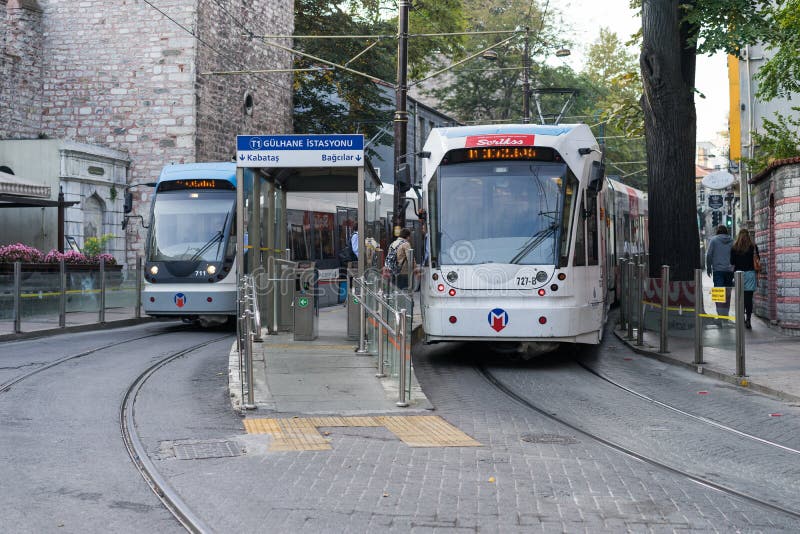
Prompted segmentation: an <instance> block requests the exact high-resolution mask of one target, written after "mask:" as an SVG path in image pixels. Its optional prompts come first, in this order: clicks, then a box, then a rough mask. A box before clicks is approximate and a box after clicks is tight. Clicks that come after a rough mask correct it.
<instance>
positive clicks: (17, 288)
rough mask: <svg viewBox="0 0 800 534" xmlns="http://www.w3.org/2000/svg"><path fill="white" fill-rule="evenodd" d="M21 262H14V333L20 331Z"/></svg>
mask: <svg viewBox="0 0 800 534" xmlns="http://www.w3.org/2000/svg"><path fill="white" fill-rule="evenodd" d="M21 299H22V262H19V261H15V262H14V333H15V334H19V333H20V332H22V301H21Z"/></svg>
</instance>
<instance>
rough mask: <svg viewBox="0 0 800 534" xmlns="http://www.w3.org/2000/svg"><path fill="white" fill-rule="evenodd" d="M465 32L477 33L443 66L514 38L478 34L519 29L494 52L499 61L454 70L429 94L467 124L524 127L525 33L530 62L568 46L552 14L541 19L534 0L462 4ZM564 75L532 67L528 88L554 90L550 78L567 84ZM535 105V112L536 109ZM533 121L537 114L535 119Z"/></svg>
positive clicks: (472, 63)
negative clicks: (545, 87)
mask: <svg viewBox="0 0 800 534" xmlns="http://www.w3.org/2000/svg"><path fill="white" fill-rule="evenodd" d="M462 3H463V6H464V10H463V12H464V14H465V17H466V25H467V29H468V30H469V31H471V32H476V34H475V35H473V36H470V37H469V38H468V39H467V40H465V42H464V48H463V52H461V53H460V54H458V55H456V56H454V57H448V58H446V59H445V58H440V59H441V61H442V62H444V63H456V62H458V61H460V60H462V59H464V58H465V57H467V56H469V55H472V54H474V53H476V52H478V51H480V50H482V49H485V48H488V47H490V46H492V45H495V44H497V43H500V42H501V41H504V40H506V39H508V38H509V37H510V34H508V33H505V34H479V33H477V32H489V31H509V30H514V29H515V28H516V29H519V30H520V31H519V33H518V34H517V36H516V37H513V38H512V39H510V40H509V41H508V42H507V43H505V44H503V45H500V46H498V47H496V48H494V49H493V50H494V51H495V52H496V53H497V59H496V60H494V61H491V62H489V61H487V60H485V59H482V58H480V57H478V58H475V59H473V60H471V61H468V62H465V63H464V64H463V65H460V66H457V67H455V68H454V69H453V70H452V71H449V73H448V74H446V75H443V76H442V77H440V78H437V79H435V80H432V81H431V82H430V83H427V84H426V85H425V86H423V87H425V91H424V92H425V94H427V95H429V96H432V97H433V98H435V99H436V100H437V101H438V102H439V103H440V105H441V107H442V108H443V109H444V110H445V111H447V112H448V113H450V114H452V115H453V116H455V117H456V118H458V119H459V120H462V121H464V122H472V121H476V122H493V121H500V122H502V121H505V122H512V121H515V122H521V120H522V76H523V69H522V66H523V53H524V46H525V45H524V36H525V32H524V28H525V27H527V28H528V30H529V31H528V37H529V39H528V43H529V50H530V56H531V57H532V58H544V57H547V56H552V55H553V54H554V53H555V51H556V50H557V49H559V48H562V47H563V46H564V45H565V44H566V43H565V42H564V39H563V37H561V36H560V34H559V32H558V31H557V28H555V27H554V26H553V24H552V22H551V18H552V16H553V11H552V10H551V11H550V12H548V14H545V13H543V11H542V10H541V9H540V7H539V6H538V4H536V3H532V2H531V1H530V0H488V1H483V0H462ZM565 75H567V73H566V72H565V71H563V70H560V69H553V68H549V67H541V66H539V65H538V63H537V62H534V63H533V64H532V65H531V77H530V86H531V87H532V88H535V87H539V86H547V87H553V85H551V84H550V83H548V82H549V81H550V78H559V77H561V78H563V77H564V76H565ZM533 108H534V106H533V101H531V109H533ZM532 115H533V113H532Z"/></svg>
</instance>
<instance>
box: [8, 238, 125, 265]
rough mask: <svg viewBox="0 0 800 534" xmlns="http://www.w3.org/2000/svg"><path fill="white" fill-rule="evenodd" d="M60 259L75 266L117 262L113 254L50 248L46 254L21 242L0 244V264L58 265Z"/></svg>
mask: <svg viewBox="0 0 800 534" xmlns="http://www.w3.org/2000/svg"><path fill="white" fill-rule="evenodd" d="M62 259H63V260H64V263H66V264H68V265H76V266H77V265H86V266H97V265H100V262H101V261H103V262H105V264H106V266H112V265H116V264H117V260H115V259H114V256H112V255H111V254H94V255H86V254H83V253H81V252H77V251H74V250H69V251H67V252H59V251H57V250H51V251H50V252H48V253H47V254H44V253H43V252H42V251H41V250H39V249H37V248H34V247H29V246H28V245H23V244H22V243H14V244H13V245H4V246H0V265H12V264H13V263H14V262H18V261H19V262H22V263H23V264H40V265H41V264H44V265H53V264H55V265H56V267H58V264H59V263H60V262H61V260H62ZM26 270H29V269H26Z"/></svg>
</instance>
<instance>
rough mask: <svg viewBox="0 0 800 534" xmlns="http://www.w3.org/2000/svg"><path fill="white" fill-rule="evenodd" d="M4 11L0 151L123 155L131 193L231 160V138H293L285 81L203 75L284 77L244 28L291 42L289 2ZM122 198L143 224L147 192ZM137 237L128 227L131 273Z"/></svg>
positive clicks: (112, 3)
mask: <svg viewBox="0 0 800 534" xmlns="http://www.w3.org/2000/svg"><path fill="white" fill-rule="evenodd" d="M4 3H6V4H7V5H6V6H5V10H4V11H5V12H7V13H8V15H7V18H6V20H5V24H4V26H3V28H4V30H3V33H2V34H4V35H5V39H4V49H3V67H2V68H3V70H2V71H0V74H2V77H1V78H2V79H0V84H3V85H0V89H2V92H0V115H2V116H3V117H6V116H8V115H7V112H8V110H12V109H13V113H12V115H13V117H14V120H12V121H11V122H10V124H9V125H5V121H3V123H0V139H9V138H32V137H36V136H38V135H40V134H42V135H44V136H47V137H50V138H61V139H66V140H69V141H76V142H80V143H88V144H94V145H100V146H104V147H108V148H112V149H116V150H123V151H126V152H127V153H128V154H129V155H130V160H131V166H130V169H129V175H128V180H129V183H133V184H138V183H144V182H151V181H155V180H156V179H157V177H158V175H159V172H160V170H161V168H162V167H163V166H164V165H167V164H170V163H184V162H194V161H211V160H230V159H231V158H232V157H234V155H235V136H236V134H241V133H259V132H277V133H285V132H291V129H292V122H291V113H292V91H291V74H290V73H281V74H274V73H273V74H267V73H265V74H257V75H256V74H252V75H234V76H215V75H207V74H202V73H204V72H207V71H216V70H225V71H230V70H244V69H260V70H265V69H276V68H282V69H286V68H289V67H290V66H291V58H290V57H289V55H288V54H286V53H284V52H278V51H277V49H274V48H270V47H266V46H264V45H263V44H260V42H258V41H255V40H253V39H251V38H249V37H244V34H245V33H246V31H245V29H244V28H248V29H249V30H250V31H252V32H253V33H256V34H276V33H280V34H291V33H292V31H293V28H294V18H293V17H294V14H293V2H292V1H291V0H232V1H229V2H225V3H224V5H225V10H223V9H222V8H221V7H220V4H219V3H218V2H216V1H214V0H161V1H159V2H158V3H157V7H158V10H157V9H155V8H154V7H152V6H151V5H148V4H147V3H145V2H139V1H135V0H82V1H81V2H74V1H72V0H39V4H38V6H39V7H40V10H35V9H30V7H31V5H35V2H34V0H6V1H5V2H3V1H0V6H3V4H4ZM22 5H25V6H26V7H21V6H22ZM159 10H160V11H159ZM12 15H13V16H12ZM12 19H13V20H12ZM170 19H172V20H170ZM190 32H193V33H190ZM9 43H10V44H11V45H13V46H10V45H9ZM285 44H288V43H285ZM37 73H41V74H40V75H39V78H40V79H41V82H39V81H37ZM247 91H249V93H250V94H251V96H252V99H253V102H254V107H253V109H252V114H248V113H247V112H246V110H245V108H244V105H243V102H244V97H245V92H247ZM12 95H13V96H12ZM16 95H20V98H19V99H18V98H17V96H16ZM31 113H33V115H31ZM37 113H39V115H37ZM131 192H132V193H133V194H134V214H138V215H143V216H144V218H145V221H147V219H148V218H149V204H150V201H151V200H152V195H151V190H150V189H149V188H145V187H138V188H134V189H132V190H131ZM146 236H147V230H146V229H144V228H142V226H141V224H139V222H138V221H137V220H136V219H133V220H132V221H131V224H130V225H129V226H128V229H127V232H126V236H125V237H126V241H127V248H128V250H129V261H132V259H133V257H134V256H135V255H136V254H141V252H142V250H143V246H144V240H145V239H146Z"/></svg>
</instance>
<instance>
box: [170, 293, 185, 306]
mask: <svg viewBox="0 0 800 534" xmlns="http://www.w3.org/2000/svg"><path fill="white" fill-rule="evenodd" d="M172 300H174V301H175V305H176V306H177V307H179V308H183V307H184V306H185V305H186V300H187V298H186V295H184V294H183V293H175V296H174V297H172Z"/></svg>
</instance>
